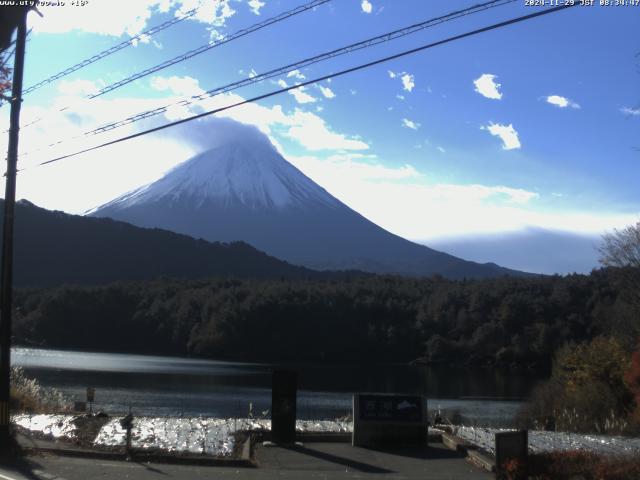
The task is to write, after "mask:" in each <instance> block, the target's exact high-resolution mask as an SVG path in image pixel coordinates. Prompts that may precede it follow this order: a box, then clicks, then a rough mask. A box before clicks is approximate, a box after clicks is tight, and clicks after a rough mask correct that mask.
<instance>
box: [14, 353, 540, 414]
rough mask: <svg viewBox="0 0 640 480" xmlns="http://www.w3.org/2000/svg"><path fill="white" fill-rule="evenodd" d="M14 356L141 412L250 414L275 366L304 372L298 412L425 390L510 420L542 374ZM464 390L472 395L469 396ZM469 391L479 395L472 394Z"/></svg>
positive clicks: (344, 410)
mask: <svg viewBox="0 0 640 480" xmlns="http://www.w3.org/2000/svg"><path fill="white" fill-rule="evenodd" d="M12 361H13V363H14V364H15V365H20V366H22V367H23V368H24V369H25V371H26V372H27V373H28V374H29V375H30V376H33V377H35V378H37V379H38V380H39V381H40V383H41V384H43V385H45V386H52V387H56V388H57V389H59V390H61V391H62V392H64V393H65V394H67V395H69V396H70V397H71V398H72V399H73V400H84V399H85V392H86V387H88V386H91V387H95V388H96V404H95V407H96V408H98V409H103V410H105V411H107V412H111V413H122V412H125V411H127V410H128V409H129V407H131V408H132V411H133V412H134V413H135V414H139V415H142V414H144V415H182V414H183V415H189V416H195V415H203V416H212V417H233V416H246V415H247V413H248V411H249V404H250V403H251V404H252V406H253V413H254V415H259V414H260V413H261V412H263V411H265V410H267V409H269V408H270V405H271V390H270V388H271V372H272V371H273V370H274V369H277V368H291V369H294V370H296V371H298V372H299V392H298V413H299V414H298V416H299V418H301V419H323V418H337V417H341V416H344V415H346V414H348V413H349V412H350V410H351V395H352V394H353V393H354V392H401V393H417V394H421V395H425V396H426V397H428V399H429V409H434V408H438V407H440V408H443V409H456V410H459V411H460V413H461V414H462V415H463V416H464V417H466V418H468V419H469V421H470V422H471V423H476V422H477V423H479V424H487V425H496V424H505V423H506V422H508V420H509V419H510V418H511V417H512V415H513V414H514V413H515V411H516V410H517V409H518V407H519V406H520V403H521V402H519V401H496V400H482V399H477V398H478V397H503V398H516V399H517V398H523V397H525V396H526V395H527V394H528V393H529V391H530V389H531V387H532V386H533V384H534V383H535V381H536V380H537V378H536V377H535V376H532V375H531V374H529V375H523V374H521V373H514V372H498V371H495V370H491V369H451V368H445V367H437V368H434V367H424V366H409V365H382V366H380V365H332V364H326V365H318V364H314V365H285V366H283V365H270V364H256V363H239V362H223V361H215V360H200V359H188V358H176V357H159V356H146V355H129V354H112V353H86V352H65V351H58V350H42V349H31V348H15V349H13V351H12ZM466 397H467V398H466ZM468 397H475V399H469V398H468Z"/></svg>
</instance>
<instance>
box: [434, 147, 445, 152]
mask: <svg viewBox="0 0 640 480" xmlns="http://www.w3.org/2000/svg"><path fill="white" fill-rule="evenodd" d="M436 148H437V149H438V151H439V152H440V153H446V150H445V149H444V148H442V147H436Z"/></svg>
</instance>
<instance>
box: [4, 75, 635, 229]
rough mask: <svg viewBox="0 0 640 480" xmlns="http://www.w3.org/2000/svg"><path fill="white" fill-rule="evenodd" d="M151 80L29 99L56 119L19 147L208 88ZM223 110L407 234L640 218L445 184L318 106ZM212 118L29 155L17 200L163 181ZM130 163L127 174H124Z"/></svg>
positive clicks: (80, 202)
mask: <svg viewBox="0 0 640 480" xmlns="http://www.w3.org/2000/svg"><path fill="white" fill-rule="evenodd" d="M152 82H153V85H154V86H155V88H157V89H158V91H159V92H163V93H164V94H165V95H162V96H161V98H122V97H121V98H110V97H108V96H105V97H100V98H96V99H94V100H93V101H92V102H81V103H79V104H78V106H77V107H74V109H73V110H71V111H66V112H62V113H61V112H58V111H57V110H58V109H59V108H60V107H61V106H66V105H69V99H70V97H72V96H74V95H75V98H78V99H79V98H80V97H81V96H82V94H83V92H84V91H86V89H87V88H91V85H90V83H89V84H83V83H82V82H69V84H70V85H71V86H68V87H63V88H67V89H66V90H65V92H66V93H65V94H64V96H61V97H54V98H51V103H50V104H49V105H47V106H46V107H42V106H41V107H38V106H34V105H33V104H28V103H25V105H24V106H23V112H24V120H25V122H28V121H29V118H33V117H34V116H42V115H45V114H46V115H48V117H47V118H48V121H47V123H46V124H45V123H44V122H43V123H42V124H41V125H40V124H36V125H34V126H32V127H29V128H25V129H23V130H22V131H21V135H22V136H23V137H22V141H21V151H22V152H24V151H32V149H34V148H38V147H40V146H45V147H46V146H47V144H48V143H50V142H51V141H52V140H53V139H57V138H66V137H68V136H73V135H76V134H79V133H82V132H84V131H86V130H88V129H90V128H93V127H95V126H98V125H101V124H103V123H105V122H107V121H112V120H117V119H120V118H122V117H124V116H127V115H131V114H135V113H138V112H141V111H144V110H149V109H152V108H155V107H157V106H158V105H164V104H167V103H171V101H175V100H179V99H181V98H182V97H183V94H182V93H179V92H193V93H197V92H201V91H202V89H201V87H200V86H199V84H198V82H197V81H196V80H195V79H191V78H189V77H175V76H174V77H165V78H161V77H158V78H154V79H153V80H152ZM243 100H244V98H243V97H241V96H239V95H237V94H235V93H229V94H225V95H220V96H218V97H214V98H210V99H207V100H206V101H205V102H203V104H202V106H200V107H198V108H195V107H191V109H189V110H185V112H186V113H196V112H201V111H204V110H210V109H214V108H219V107H223V106H226V105H229V104H234V103H238V102H241V101H243ZM185 112H183V113H185ZM7 116H8V112H7V111H6V110H5V111H4V112H3V111H0V118H1V119H2V120H4V123H5V124H6V123H7V122H6V121H7ZM216 116H219V117H223V118H230V119H233V120H236V121H240V122H243V123H246V124H251V125H255V126H257V127H258V128H259V129H260V130H261V131H263V132H264V133H266V134H268V135H270V137H271V139H272V141H274V143H276V144H278V142H277V140H278V139H279V138H280V139H282V138H285V137H286V138H287V139H290V140H293V141H295V142H296V143H298V144H300V145H301V146H302V147H304V148H306V149H307V150H308V151H309V152H310V153H309V154H308V155H307V156H303V157H291V156H290V155H287V154H286V152H284V151H283V150H282V147H281V146H280V147H278V148H280V150H281V151H283V153H284V156H285V158H287V159H290V160H291V162H292V163H293V164H295V165H296V166H298V168H300V169H301V170H302V171H303V172H304V173H305V174H307V175H308V176H309V177H310V178H312V179H313V180H315V181H317V182H318V183H319V184H320V185H322V186H323V187H325V188H326V189H327V190H328V191H329V192H330V193H332V194H333V195H335V196H336V197H338V198H339V199H340V200H341V201H343V202H345V203H346V204H348V205H349V206H351V207H352V208H354V209H355V210H357V211H358V212H360V213H361V214H363V215H365V216H366V217H367V218H369V219H370V220H372V221H374V222H375V223H377V224H379V225H381V226H382V227H384V228H386V229H388V230H390V231H392V232H394V233H397V234H399V235H402V236H405V237H407V238H413V239H421V240H423V239H428V238H435V237H442V236H452V235H470V234H474V233H491V232H501V231H512V230H516V229H520V228H526V227H527V226H538V227H540V228H548V229H553V228H556V229H564V230H569V231H575V232H595V233H599V232H602V231H603V230H608V229H611V228H613V227H621V226H624V225H627V224H631V223H635V221H637V215H624V214H618V213H615V212H607V211H602V212H597V211H596V212H592V211H591V212H579V211H555V212H547V211H538V210H536V207H537V202H536V199H537V198H538V193H537V192H534V191H530V190H526V189H523V188H518V187H517V186H510V185H479V184H471V185H462V184H455V183H451V182H439V181H437V179H434V178H432V177H431V176H427V175H425V174H424V173H423V172H421V171H419V170H418V169H417V168H416V167H415V166H413V165H411V164H408V163H406V162H402V163H400V164H398V165H395V166H394V165H390V164H388V163H387V162H386V161H385V162H384V163H383V162H382V161H380V160H378V159H377V158H376V157H375V156H373V155H371V154H367V151H368V149H369V145H368V144H367V143H366V142H365V141H364V140H362V139H360V138H358V137H357V136H354V135H350V134H348V133H343V132H338V131H336V130H334V129H333V128H332V127H331V126H330V125H329V124H327V122H326V121H325V120H324V119H323V118H321V117H320V116H318V115H317V114H316V113H312V112H304V111H301V110H300V109H294V110H292V111H286V110H285V109H283V107H282V106H280V105H274V106H270V107H267V106H264V105H260V104H257V103H250V104H246V105H243V106H242V107H238V108H234V109H231V110H228V111H225V112H221V113H220V114H218V115H216ZM167 118H168V117H167ZM212 121H213V120H211V119H210V118H206V119H201V120H198V121H194V122H191V123H189V124H187V125H185V128H184V129H182V130H180V127H175V129H174V128H171V129H167V130H164V131H163V133H157V134H153V135H148V136H144V137H140V138H139V139H135V140H131V141H127V142H123V143H121V144H119V145H114V146H111V147H107V148H104V149H101V150H98V151H96V152H92V153H90V154H85V155H82V156H78V157H75V158H70V159H68V160H65V161H63V162H58V163H55V164H52V165H50V166H47V167H41V168H29V166H32V165H34V163H37V162H39V161H43V160H48V159H50V158H52V157H54V156H57V155H59V154H64V153H69V152H70V151H75V150H77V149H79V148H82V147H87V146H92V145H95V144H96V143H98V142H101V141H108V140H111V139H113V138H117V137H120V136H122V135H127V134H130V133H134V132H136V131H139V130H141V129H143V128H146V127H147V125H146V124H144V123H142V124H134V125H130V126H127V127H123V128H122V129H118V130H116V131H114V132H112V134H103V135H100V136H96V137H91V138H90V139H88V140H80V141H77V142H71V143H65V144H63V145H61V146H58V147H52V148H49V147H46V148H45V150H43V151H40V152H36V153H34V154H33V155H32V154H30V155H28V156H26V157H23V158H21V168H24V170H23V171H22V172H21V174H20V181H19V182H18V198H28V199H30V200H31V201H34V202H35V203H36V204H39V205H42V206H43V207H45V208H50V209H60V210H65V211H69V212H74V213H80V212H82V211H85V210H87V209H89V208H91V207H94V206H96V205H98V204H102V203H105V202H107V201H109V200H111V199H113V198H114V197H116V196H118V195H120V194H122V193H124V192H125V191H129V190H131V189H133V188H136V187H139V186H140V185H142V184H144V183H148V182H151V181H154V180H156V179H158V178H159V177H160V176H161V175H162V174H163V173H164V172H165V171H167V170H168V169H169V168H171V167H173V166H175V165H176V164H178V163H180V162H181V161H184V160H185V159H186V158H188V157H190V156H191V155H193V154H195V153H198V150H197V149H196V147H195V146H194V144H192V143H190V142H189V141H188V139H186V138H185V133H187V134H189V135H195V134H196V133H197V134H198V135H200V136H201V138H202V139H204V140H203V142H206V141H207V139H208V137H209V136H210V135H211V125H212V123H211V122H212ZM160 123H162V122H160ZM2 126H4V125H2ZM189 132H191V133H189ZM198 132H199V133H198ZM3 142H4V143H6V138H2V139H0V143H3ZM425 144H427V143H426V141H425ZM276 146H278V145H276ZM2 148H4V149H5V150H6V144H5V145H0V149H2ZM311 152H319V156H320V155H327V158H325V159H319V158H316V157H315V156H314V155H313V154H312V153H311ZM344 152H346V153H344ZM133 159H135V161H132V160H133ZM385 160H386V159H385ZM123 171H124V172H126V175H122V172H123ZM54 187H55V188H54Z"/></svg>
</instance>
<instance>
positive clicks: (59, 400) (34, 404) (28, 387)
mask: <svg viewBox="0 0 640 480" xmlns="http://www.w3.org/2000/svg"><path fill="white" fill-rule="evenodd" d="M70 409H71V404H70V401H69V399H68V398H66V397H65V396H64V394H63V393H62V392H60V391H58V390H56V389H55V388H49V387H43V386H42V385H40V384H39V383H38V381H37V380H35V379H33V378H29V377H27V376H26V374H25V373H24V370H23V369H22V368H20V367H11V410H12V411H14V412H15V411H19V412H28V413H53V412H63V411H68V410H70Z"/></svg>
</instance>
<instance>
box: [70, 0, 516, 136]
mask: <svg viewBox="0 0 640 480" xmlns="http://www.w3.org/2000/svg"><path fill="white" fill-rule="evenodd" d="M516 1H518V0H492V1H489V2H485V3H481V4H478V5H474V6H471V7H469V8H465V9H463V10H457V11H455V12H451V13H449V14H447V15H443V16H440V17H436V18H432V19H430V20H426V21H424V22H420V23H416V24H413V25H410V26H408V27H404V28H400V29H398V30H394V31H392V32H388V33H384V34H382V35H378V36H376V37H372V38H368V39H366V40H362V41H360V42H357V43H353V44H351V45H347V46H346V47H341V48H338V49H335V50H331V51H329V52H325V53H321V54H319V55H315V56H313V57H309V58H306V59H304V60H300V61H297V62H295V63H291V64H289V65H286V66H284V67H279V68H276V69H273V70H269V71H268V72H264V73H260V74H256V75H253V76H251V77H250V78H245V79H242V80H239V81H236V82H233V83H229V84H227V85H224V86H222V87H217V88H214V89H211V90H208V91H206V92H204V93H202V94H200V95H194V96H191V97H189V98H186V99H183V100H180V101H178V102H175V103H172V104H168V105H164V106H161V107H157V108H154V109H151V110H147V111H145V112H142V113H137V114H135V115H132V116H129V117H127V118H125V119H123V120H119V121H117V122H111V123H108V124H105V125H102V126H100V127H98V128H95V129H93V130H90V131H87V132H85V133H83V134H82V135H80V136H78V137H74V138H79V137H81V136H86V135H95V134H98V133H103V132H107V131H109V130H113V129H115V128H118V127H122V126H124V125H128V124H131V123H134V122H137V121H139V120H143V119H146V118H150V117H153V116H156V115H159V114H162V113H165V112H166V111H168V110H169V109H170V108H172V107H180V106H182V107H184V106H188V105H191V104H193V103H195V102H198V101H201V100H204V99H207V98H211V97H215V96H217V95H221V94H223V93H227V92H230V91H233V90H237V89H239V88H242V87H245V86H248V85H253V84H256V83H259V82H263V81H264V80H268V79H270V78H273V77H277V76H280V75H283V74H286V73H289V72H292V71H295V70H299V69H301V68H304V67H308V66H310V65H313V64H316V63H320V62H323V61H325V60H330V59H332V58H335V57H338V56H341V55H345V54H348V53H352V52H355V51H358V50H362V49H364V48H369V47H373V46H375V45H379V44H381V43H384V42H389V41H391V40H396V39H398V38H401V37H405V36H407V35H410V34H413V33H416V32H419V31H422V30H424V29H426V28H430V27H434V26H436V25H439V24H441V23H445V22H449V21H452V20H455V19H458V18H460V17H464V16H467V15H471V14H475V13H479V12H482V11H485V10H489V9H491V8H496V7H500V6H503V5H506V4H509V3H514V2H516Z"/></svg>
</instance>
